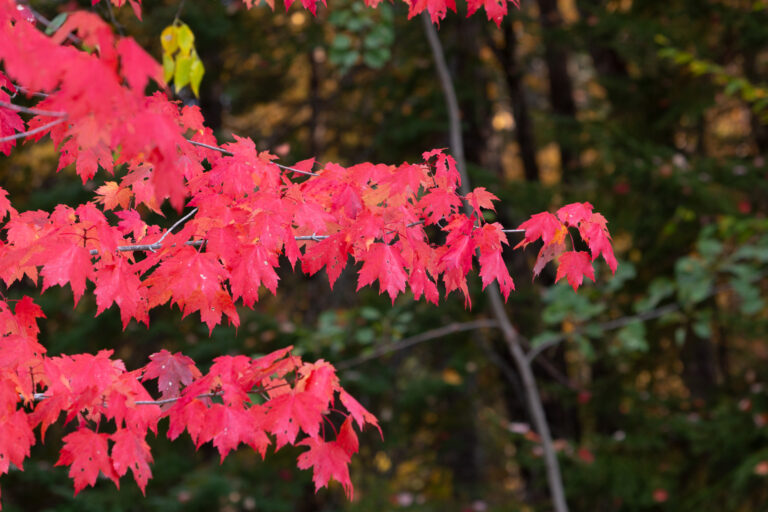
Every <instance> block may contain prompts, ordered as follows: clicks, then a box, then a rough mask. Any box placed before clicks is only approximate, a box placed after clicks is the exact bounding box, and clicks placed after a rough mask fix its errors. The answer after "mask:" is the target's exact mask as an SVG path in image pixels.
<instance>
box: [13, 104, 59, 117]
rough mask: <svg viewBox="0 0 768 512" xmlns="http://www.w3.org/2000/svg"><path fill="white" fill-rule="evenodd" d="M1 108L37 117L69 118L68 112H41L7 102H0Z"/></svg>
mask: <svg viewBox="0 0 768 512" xmlns="http://www.w3.org/2000/svg"><path fill="white" fill-rule="evenodd" d="M0 107H5V108H7V109H9V110H15V111H16V112H23V113H24V114H32V115H35V116H49V117H67V113H66V112H54V111H52V110H40V109H36V108H29V107H22V106H21V105H16V104H15V103H8V102H7V101H0Z"/></svg>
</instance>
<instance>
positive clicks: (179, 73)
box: [173, 55, 192, 92]
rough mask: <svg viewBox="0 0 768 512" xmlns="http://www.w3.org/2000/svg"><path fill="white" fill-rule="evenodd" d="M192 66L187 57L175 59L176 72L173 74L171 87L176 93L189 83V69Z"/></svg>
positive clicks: (190, 59) (189, 58) (181, 56)
mask: <svg viewBox="0 0 768 512" xmlns="http://www.w3.org/2000/svg"><path fill="white" fill-rule="evenodd" d="M191 65H192V57H190V56H189V55H179V56H178V57H176V70H175V72H174V74H173V85H174V86H175V87H176V91H177V92H178V91H180V90H181V88H182V87H184V86H185V85H187V84H188V83H189V68H190V67H191Z"/></svg>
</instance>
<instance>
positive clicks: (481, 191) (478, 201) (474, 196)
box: [464, 187, 499, 219]
mask: <svg viewBox="0 0 768 512" xmlns="http://www.w3.org/2000/svg"><path fill="white" fill-rule="evenodd" d="M464 198H465V199H466V200H467V202H468V203H469V205H470V206H471V207H472V209H473V210H474V211H475V213H476V214H477V218H478V219H482V218H483V212H482V210H481V208H485V209H487V210H493V211H496V207H494V206H493V201H498V200H499V198H498V197H496V196H495V195H494V194H492V193H490V192H488V191H487V190H486V189H485V187H477V188H476V189H475V190H473V191H472V192H470V193H469V194H467V195H466V196H464Z"/></svg>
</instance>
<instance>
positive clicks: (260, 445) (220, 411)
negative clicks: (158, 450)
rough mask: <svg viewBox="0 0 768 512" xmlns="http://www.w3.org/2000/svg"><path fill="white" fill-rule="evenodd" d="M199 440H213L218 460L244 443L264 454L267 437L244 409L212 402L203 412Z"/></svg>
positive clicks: (222, 459)
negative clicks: (202, 423)
mask: <svg viewBox="0 0 768 512" xmlns="http://www.w3.org/2000/svg"><path fill="white" fill-rule="evenodd" d="M200 436H201V437H200V439H199V441H201V442H207V441H209V440H212V441H213V445H214V446H215V447H216V449H218V450H219V454H220V456H221V460H220V462H224V458H225V457H226V456H227V454H228V453H229V452H230V451H232V450H234V449H236V448H237V446H238V445H239V444H240V443H245V444H247V445H248V446H250V447H251V448H253V450H254V451H256V452H258V453H259V454H261V456H262V457H264V455H265V454H266V451H267V447H268V446H269V438H268V437H267V435H266V434H265V433H264V431H263V430H261V429H259V428H258V427H257V425H256V417H255V416H254V414H252V413H251V412H250V410H249V409H248V410H246V409H235V408H232V407H226V406H224V405H222V404H213V405H212V406H211V407H210V408H209V409H208V411H207V412H206V414H205V423H204V426H203V429H202V432H201V434H200Z"/></svg>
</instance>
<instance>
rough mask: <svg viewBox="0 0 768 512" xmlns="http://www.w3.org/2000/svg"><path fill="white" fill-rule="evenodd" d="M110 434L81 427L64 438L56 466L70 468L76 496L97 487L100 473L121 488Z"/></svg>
mask: <svg viewBox="0 0 768 512" xmlns="http://www.w3.org/2000/svg"><path fill="white" fill-rule="evenodd" d="M108 439H109V434H104V433H99V434H97V433H96V432H94V431H93V430H91V429H89V428H85V427H81V428H79V429H78V430H76V431H74V432H72V433H70V434H67V435H66V436H64V438H63V441H64V446H63V447H62V449H61V455H60V456H59V460H58V461H56V464H54V465H55V466H69V476H70V478H72V479H73V480H74V481H75V496H77V493H79V492H80V491H82V490H83V489H84V488H85V487H86V486H88V485H90V486H91V487H93V486H94V485H96V479H97V478H98V476H99V472H101V473H103V474H104V476H106V477H107V478H109V479H110V480H112V481H113V482H114V483H115V485H116V486H117V487H118V488H119V487H120V477H119V476H118V475H117V473H115V470H114V468H113V467H112V461H111V460H110V458H109V450H108V446H107V440H108Z"/></svg>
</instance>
